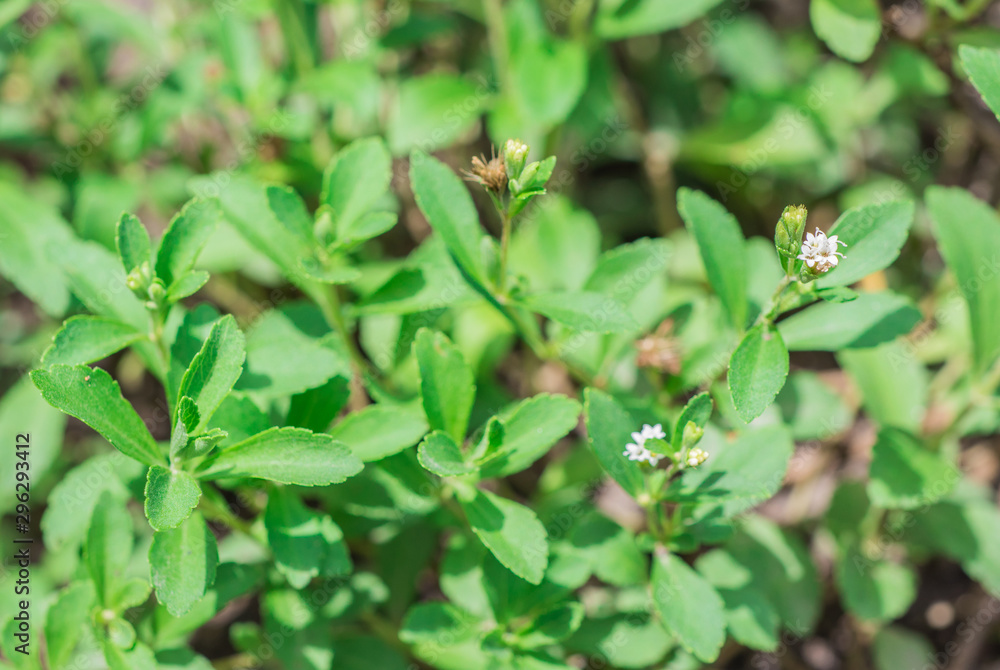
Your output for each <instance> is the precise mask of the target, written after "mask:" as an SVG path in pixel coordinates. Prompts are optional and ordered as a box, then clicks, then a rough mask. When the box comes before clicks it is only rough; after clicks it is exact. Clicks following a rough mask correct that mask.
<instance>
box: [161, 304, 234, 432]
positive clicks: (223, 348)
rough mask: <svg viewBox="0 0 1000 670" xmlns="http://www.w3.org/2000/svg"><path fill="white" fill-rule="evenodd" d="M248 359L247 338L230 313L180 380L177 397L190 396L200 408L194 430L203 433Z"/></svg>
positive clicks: (214, 326)
mask: <svg viewBox="0 0 1000 670" xmlns="http://www.w3.org/2000/svg"><path fill="white" fill-rule="evenodd" d="M245 358H246V339H245V338H244V336H243V331H241V330H240V327H239V326H237V325H236V319H235V318H233V316H232V315H231V314H227V315H226V316H224V317H222V318H221V319H219V320H218V321H216V322H215V325H213V326H212V330H211V332H210V333H209V334H208V338H207V339H206V340H205V342H204V343H203V344H202V346H201V350H200V351H199V352H198V354H197V355H196V356H195V357H194V360H192V361H191V365H189V366H188V369H187V372H185V373H184V377H183V378H182V379H181V385H180V389H179V391H178V397H185V396H187V397H189V398H191V399H192V400H194V403H195V405H196V406H197V407H198V413H199V415H200V421H199V423H198V426H197V427H196V428H195V429H194V430H193V431H191V432H194V433H198V432H201V431H202V430H203V429H204V428H205V427H206V426H207V425H208V420H209V419H211V418H212V415H213V414H214V413H215V410H217V409H218V408H219V405H221V404H222V401H223V400H225V399H226V396H227V395H229V392H230V391H231V390H232V389H233V385H234V384H236V380H237V379H239V378H240V375H241V374H242V373H243V360H244V359H245Z"/></svg>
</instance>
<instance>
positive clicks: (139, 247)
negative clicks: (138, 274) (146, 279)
mask: <svg viewBox="0 0 1000 670" xmlns="http://www.w3.org/2000/svg"><path fill="white" fill-rule="evenodd" d="M115 244H116V246H117V247H118V256H119V257H121V259H122V266H123V267H124V268H125V273H126V274H128V273H129V272H132V270H134V269H136V268H138V267H141V266H142V264H143V263H150V264H151V263H152V260H153V259H152V245H151V244H150V241H149V233H148V232H147V231H146V227H145V226H143V225H142V222H141V221H139V218H138V217H137V216H135V215H134V214H128V213H125V214H122V218H121V219H119V221H118V228H117V231H116V234H115ZM150 270H152V265H150Z"/></svg>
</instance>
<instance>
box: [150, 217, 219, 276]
mask: <svg viewBox="0 0 1000 670" xmlns="http://www.w3.org/2000/svg"><path fill="white" fill-rule="evenodd" d="M221 217H222V212H221V210H220V209H219V204H218V202H217V201H215V200H200V199H197V198H196V199H194V200H192V201H190V202H188V203H187V204H186V205H184V208H183V209H182V210H181V211H180V212H178V214H177V215H176V216H175V217H174V218H173V220H172V221H171V222H170V226H169V227H168V228H167V232H165V233H164V234H163V239H162V240H160V246H159V249H158V250H157V252H156V276H157V277H159V278H160V279H161V280H162V281H163V283H164V284H165V285H166V286H167V287H168V288H169V287H170V286H172V285H173V283H174V282H175V281H177V280H178V279H180V278H181V277H183V276H184V275H186V274H187V273H188V272H190V271H191V270H192V269H193V268H194V264H195V261H196V260H198V254H200V253H201V250H202V248H203V247H204V246H205V243H206V242H208V238H209V237H210V236H211V235H212V232H213V231H214V230H215V226H216V225H217V224H218V223H219V219H220V218H221Z"/></svg>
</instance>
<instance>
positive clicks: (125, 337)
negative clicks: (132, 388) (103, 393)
mask: <svg viewBox="0 0 1000 670" xmlns="http://www.w3.org/2000/svg"><path fill="white" fill-rule="evenodd" d="M145 337H146V335H145V333H141V332H139V331H137V330H136V329H135V328H133V327H132V326H130V325H128V324H125V323H121V322H120V321H114V320H112V319H105V318H103V317H100V316H84V315H78V316H72V317H70V318H69V319H67V320H66V322H65V323H64V324H63V326H62V328H60V329H59V332H58V333H56V334H55V336H54V337H53V338H52V344H51V345H50V346H49V348H48V349H46V350H45V353H43V354H42V365H58V364H64V365H79V364H82V363H93V362H94V361H99V360H101V359H104V358H107V357H108V356H110V355H111V354H113V353H115V352H117V351H119V350H120V349H124V348H125V347H127V346H129V345H130V344H132V343H133V342H137V341H139V340H141V339H143V338H145Z"/></svg>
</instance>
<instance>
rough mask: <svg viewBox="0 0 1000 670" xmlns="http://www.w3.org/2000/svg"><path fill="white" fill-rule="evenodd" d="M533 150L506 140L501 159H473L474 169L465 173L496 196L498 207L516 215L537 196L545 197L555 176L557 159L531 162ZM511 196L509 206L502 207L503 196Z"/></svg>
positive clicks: (518, 141)
mask: <svg viewBox="0 0 1000 670" xmlns="http://www.w3.org/2000/svg"><path fill="white" fill-rule="evenodd" d="M530 151H531V147H529V146H528V145H527V144H525V143H524V142H522V141H521V140H507V141H506V142H505V143H504V145H503V149H502V150H501V152H500V155H499V156H498V155H496V153H495V152H494V153H492V154H491V156H490V158H489V160H487V158H486V156H477V157H475V158H473V159H472V165H471V168H470V169H469V170H468V171H467V172H466V173H465V174H466V176H467V178H468V179H469V180H471V181H474V182H477V183H478V184H480V185H481V186H482V187H483V188H485V189H486V190H487V191H489V192H490V194H491V195H492V196H493V198H494V200H495V202H496V203H497V207H498V208H501V209H506V210H507V216H509V217H514V216H515V215H517V214H518V213H519V212H520V211H521V210H523V209H524V207H525V206H526V205H527V204H528V202H529V201H530V200H531V199H532V198H534V197H535V196H536V195H541V194H543V193H545V182H547V181H548V180H549V177H551V176H552V170H553V169H554V168H555V165H556V158H555V156H549V157H548V158H546V159H545V160H543V161H534V162H533V163H529V162H528V153H529V152H530ZM507 191H509V192H510V201H509V203H508V204H505V205H504V204H501V200H500V196H502V195H504V193H505V192H507Z"/></svg>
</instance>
